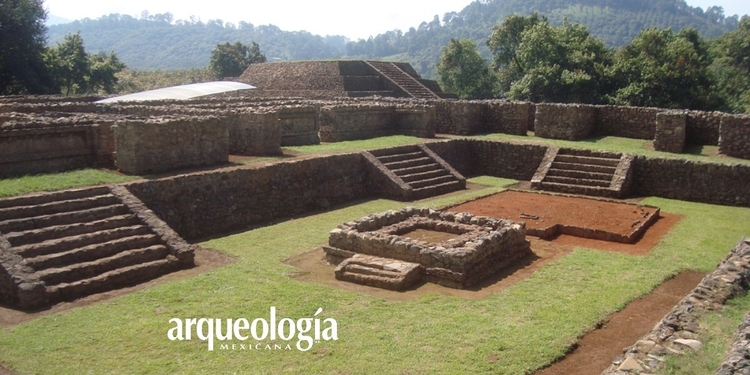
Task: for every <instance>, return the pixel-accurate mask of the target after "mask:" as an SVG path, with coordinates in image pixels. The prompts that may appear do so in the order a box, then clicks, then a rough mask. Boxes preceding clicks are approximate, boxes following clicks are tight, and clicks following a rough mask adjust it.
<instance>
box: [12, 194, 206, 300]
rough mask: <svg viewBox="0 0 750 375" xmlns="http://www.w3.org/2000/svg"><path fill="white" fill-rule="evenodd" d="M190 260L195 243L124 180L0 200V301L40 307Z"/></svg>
mask: <svg viewBox="0 0 750 375" xmlns="http://www.w3.org/2000/svg"><path fill="white" fill-rule="evenodd" d="M192 265H193V248H192V247H191V246H190V245H188V244H187V243H185V242H184V241H183V240H181V239H180V237H179V236H178V235H177V234H176V233H174V232H173V231H172V230H171V229H169V227H168V226H167V225H166V224H164V223H163V222H162V221H161V220H160V219H158V218H157V217H156V216H155V215H154V214H153V213H152V212H151V211H150V210H148V209H147V208H145V206H144V205H143V203H141V202H140V201H139V200H138V199H137V198H135V197H134V196H132V195H131V194H130V193H129V192H128V191H127V190H126V189H125V188H124V187H106V186H105V187H94V188H87V189H75V190H68V191H62V192H56V193H48V194H36V195H30V196H23V197H17V198H10V199H2V200H0V302H2V303H4V304H9V305H15V306H18V307H21V308H37V307H41V306H44V305H48V304H52V303H55V302H58V301H64V300H71V299H75V298H78V297H81V296H85V295H89V294H93V293H98V292H103V291H107V290H112V289H115V288H120V287H123V286H129V285H134V284H138V283H140V282H143V281H146V280H149V279H153V278H155V277H158V276H161V275H163V274H166V273H169V272H173V271H176V270H178V269H181V268H186V267H190V266H192Z"/></svg>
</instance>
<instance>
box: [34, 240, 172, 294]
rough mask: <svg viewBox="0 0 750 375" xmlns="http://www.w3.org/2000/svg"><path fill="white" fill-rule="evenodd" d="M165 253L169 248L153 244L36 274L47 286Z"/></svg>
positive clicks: (147, 259) (78, 278) (95, 274)
mask: <svg viewBox="0 0 750 375" xmlns="http://www.w3.org/2000/svg"><path fill="white" fill-rule="evenodd" d="M167 255H169V250H168V249H167V247H166V246H164V245H154V246H149V247H146V248H140V249H134V250H125V251H122V252H119V253H117V254H115V255H112V256H110V257H106V258H100V259H97V260H93V261H89V262H82V263H76V264H72V265H70V266H68V267H62V268H48V269H45V270H42V271H39V272H37V273H36V275H37V276H38V277H39V279H40V280H42V281H44V282H45V284H46V285H47V286H50V285H57V284H62V283H71V282H74V281H78V280H83V279H88V278H91V277H95V276H97V275H99V274H103V273H105V272H109V271H112V270H115V269H117V268H123V267H128V266H133V265H136V264H139V263H148V262H152V261H155V260H159V259H164V258H166V256H167Z"/></svg>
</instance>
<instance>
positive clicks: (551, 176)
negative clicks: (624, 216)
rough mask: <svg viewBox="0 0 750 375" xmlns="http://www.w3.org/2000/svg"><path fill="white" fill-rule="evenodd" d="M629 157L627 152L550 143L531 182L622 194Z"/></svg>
mask: <svg viewBox="0 0 750 375" xmlns="http://www.w3.org/2000/svg"><path fill="white" fill-rule="evenodd" d="M632 161H633V156H632V155H629V154H619V153H611V152H605V151H594V150H578V149H568V148H559V149H558V148H553V147H550V149H549V151H547V154H546V155H545V157H544V160H543V161H542V163H541V165H540V166H539V169H538V170H537V172H536V174H535V175H534V178H533V179H532V180H531V186H532V187H533V188H534V189H538V190H546V191H554V192H560V193H570V194H580V195H591V196H600V197H609V198H622V197H624V196H625V195H626V194H627V190H628V188H629V185H630V180H631V175H632V173H631V166H632Z"/></svg>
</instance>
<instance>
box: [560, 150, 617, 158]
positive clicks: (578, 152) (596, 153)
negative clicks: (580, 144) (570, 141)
mask: <svg viewBox="0 0 750 375" xmlns="http://www.w3.org/2000/svg"><path fill="white" fill-rule="evenodd" d="M557 154H558V155H578V156H589V157H596V158H606V159H617V160H619V159H620V158H621V157H622V154H620V153H615V152H607V151H599V150H586V149H577V148H561V149H560V150H558V152H557Z"/></svg>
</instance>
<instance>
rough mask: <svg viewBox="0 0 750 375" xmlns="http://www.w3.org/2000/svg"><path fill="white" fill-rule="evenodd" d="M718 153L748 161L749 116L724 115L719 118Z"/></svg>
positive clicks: (749, 142) (749, 154) (749, 139)
mask: <svg viewBox="0 0 750 375" xmlns="http://www.w3.org/2000/svg"><path fill="white" fill-rule="evenodd" d="M719 152H720V153H722V154H724V155H727V156H734V157H737V158H742V159H750V115H736V116H730V115H725V116H723V117H722V118H721V135H720V137H719Z"/></svg>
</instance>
